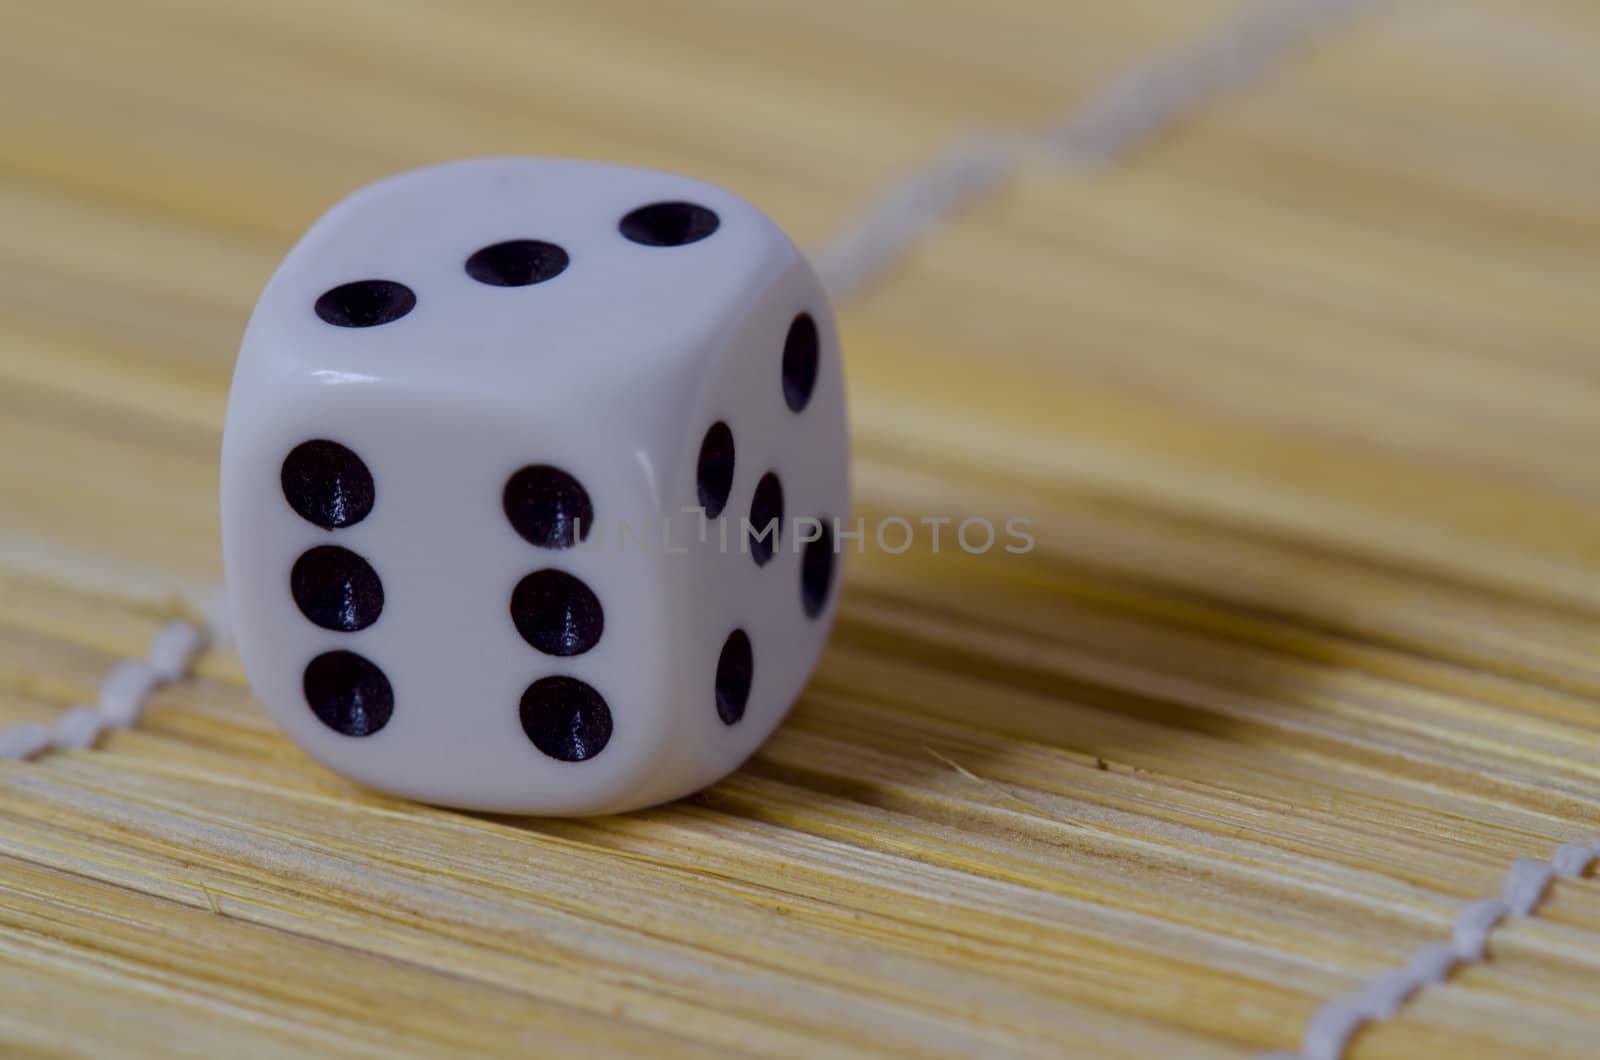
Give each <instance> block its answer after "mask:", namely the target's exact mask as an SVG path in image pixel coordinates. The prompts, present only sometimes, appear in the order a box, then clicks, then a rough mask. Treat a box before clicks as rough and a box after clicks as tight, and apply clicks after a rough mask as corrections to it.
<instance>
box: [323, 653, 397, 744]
mask: <svg viewBox="0 0 1600 1060" xmlns="http://www.w3.org/2000/svg"><path fill="white" fill-rule="evenodd" d="M304 686H305V694H306V703H307V704H308V705H309V706H310V707H311V710H312V713H314V714H316V716H317V717H319V718H321V719H322V723H323V724H324V725H326V726H327V727H328V728H330V729H332V730H334V731H335V732H341V733H344V734H345V735H346V736H371V735H372V734H373V733H375V732H377V731H378V730H379V729H381V728H383V727H384V726H385V725H387V724H389V717H390V715H392V714H393V713H394V689H393V688H392V687H391V686H390V684H389V679H388V678H387V677H385V676H384V675H383V671H382V670H380V669H378V668H377V666H375V665H373V664H372V663H371V662H368V661H367V660H366V659H364V658H362V657H361V656H359V655H357V654H356V653H355V652H353V651H330V652H327V653H326V654H323V655H319V656H317V657H316V658H315V659H312V660H311V663H310V665H308V666H307V667H306V674H305V682H304Z"/></svg>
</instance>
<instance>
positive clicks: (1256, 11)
mask: <svg viewBox="0 0 1600 1060" xmlns="http://www.w3.org/2000/svg"><path fill="white" fill-rule="evenodd" d="M1384 2H1386V0H1274V2H1269V3H1261V4H1252V5H1249V6H1247V7H1245V8H1244V9H1243V10H1242V11H1240V12H1239V13H1238V14H1236V15H1234V16H1233V17H1231V18H1228V19H1226V20H1224V21H1223V22H1221V23H1220V24H1218V25H1217V26H1216V27H1215V28H1213V29H1212V30H1211V31H1209V32H1207V33H1205V34H1204V35H1202V36H1200V37H1199V38H1197V39H1195V40H1193V41H1190V42H1187V43H1185V44H1184V45H1183V46H1181V47H1178V48H1175V49H1173V50H1171V51H1169V52H1166V53H1163V54H1159V55H1156V56H1153V57H1152V58H1150V59H1147V60H1145V61H1144V62H1141V63H1139V64H1137V65H1135V66H1133V67H1131V68H1129V69H1128V70H1125V71H1124V72H1122V73H1121V74H1119V75H1118V76H1117V77H1115V78H1113V79H1112V80H1111V82H1110V83H1109V84H1108V85H1106V86H1105V87H1104V88H1102V89H1101V90H1099V91H1098V92H1096V93H1094V94H1093V95H1091V96H1090V97H1089V99H1088V100H1087V101H1086V102H1084V103H1081V104H1079V105H1077V106H1074V107H1073V108H1072V109H1071V110H1070V111H1069V112H1068V113H1067V114H1066V115H1065V116H1064V117H1062V118H1061V119H1060V120H1058V121H1057V122H1055V123H1054V124H1052V125H1049V126H1047V127H1046V128H1045V129H1044V130H1042V131H1041V132H1036V133H1033V134H1029V135H1007V134H1003V133H994V132H988V133H976V134H972V135H968V136H964V137H961V138H960V139H958V140H955V141H953V142H952V143H951V144H949V145H948V146H947V147H946V148H945V149H944V150H943V151H942V152H941V153H940V154H939V155H938V156H937V157H936V158H934V159H933V160H931V161H930V162H929V163H928V164H927V165H926V166H924V167H922V168H921V169H919V170H916V171H914V172H912V173H910V174H908V175H906V176H905V177H903V178H901V180H899V181H898V182H896V183H895V184H894V185H893V186H892V187H890V188H889V189H888V190H887V191H885V192H883V193H882V194H881V195H879V196H878V197H877V198H876V199H874V200H873V201H872V202H870V203H869V204H868V205H867V207H866V209H864V210H863V211H861V213H859V214H857V215H856V217H855V218H854V220H852V221H851V222H850V223H849V224H847V225H845V228H844V231H843V233H842V234H840V235H838V236H836V237H835V238H834V240H833V242H832V243H831V244H829V245H828V246H827V247H825V248H824V249H823V250H822V251H821V252H820V253H818V254H817V255H816V265H817V272H818V273H819V274H820V275H821V277H822V282H823V284H824V286H826V287H827V289H828V293H829V294H830V295H832V296H833V297H834V298H843V297H846V296H848V295H851V294H854V293H856V292H857V291H860V290H861V289H862V288H864V287H866V286H867V285H868V284H869V283H871V282H872V281H873V280H874V279H876V278H877V277H878V276H880V275H881V274H882V273H883V272H884V271H885V270H887V269H888V267H889V266H890V265H891V264H893V263H894V261H895V260H897V259H898V258H899V257H900V256H901V255H902V254H904V253H905V252H906V251H907V250H908V249H909V248H910V247H911V246H913V245H914V244H915V243H917V242H918V241H919V240H921V239H922V238H923V237H924V236H926V235H927V234H928V233H930V232H932V231H934V230H936V229H937V228H939V227H940V226H941V225H943V224H945V223H946V222H948V221H949V220H950V218H951V217H952V216H953V215H955V214H956V213H958V212H960V211H961V210H962V209H964V208H965V207H967V206H969V205H971V204H972V203H975V202H977V201H978V200H980V199H982V198H983V197H984V196H986V195H988V194H990V193H991V192H992V191H994V189H995V188H997V187H998V186H999V185H1001V184H1003V183H1004V182H1005V181H1007V180H1009V179H1010V178H1011V177H1013V176H1014V175H1016V174H1017V173H1018V172H1020V171H1021V170H1022V169H1023V168H1024V167H1026V166H1027V165H1028V164H1029V161H1030V160H1031V159H1033V158H1035V157H1037V158H1038V159H1039V160H1040V161H1041V162H1043V163H1044V164H1046V165H1048V166H1049V167H1051V169H1052V170H1053V171H1054V172H1056V173H1058V174H1066V175H1078V174H1081V173H1085V172H1089V171H1093V170H1097V169H1102V168H1104V167H1106V166H1108V165H1111V164H1112V163H1114V162H1117V161H1119V160H1121V159H1122V158H1124V157H1126V156H1127V155H1128V154H1130V153H1131V152H1132V151H1133V150H1134V149H1136V148H1138V147H1140V146H1142V145H1144V144H1147V143H1149V142H1150V141H1151V140H1153V139H1155V138H1156V137H1157V136H1159V135H1161V133H1163V132H1165V131H1166V130H1168V129H1170V128H1172V127H1173V126H1174V125H1176V124H1178V123H1179V122H1180V121H1182V120H1183V119H1184V118H1187V117H1190V116H1192V115H1194V114H1196V113H1197V112H1199V111H1201V110H1203V109H1204V108H1206V107H1209V106H1211V105H1213V104H1214V103H1216V102H1217V100H1218V99H1220V98H1221V97H1222V96H1224V95H1226V94H1227V93H1228V92H1231V91H1234V90H1237V89H1239V88H1242V87H1243V86H1245V85H1248V84H1252V83H1254V82H1257V81H1259V80H1260V79H1261V78H1263V77H1265V76H1266V75H1267V74H1268V73H1269V72H1270V71H1271V70H1272V69H1273V68H1274V67H1276V66H1278V65H1279V64H1280V63H1281V62H1283V61H1284V60H1285V59H1287V58H1288V57H1289V55H1290V54H1292V53H1293V52H1294V51H1296V50H1297V49H1298V48H1300V47H1302V46H1304V45H1307V44H1309V43H1311V41H1313V40H1314V39H1316V38H1318V37H1320V36H1322V35H1324V34H1327V33H1329V32H1331V31H1332V30H1334V29H1336V28H1337V27H1338V26H1339V25H1340V24H1341V23H1343V22H1344V21H1346V20H1348V19H1350V18H1352V17H1353V16H1354V15H1356V14H1358V13H1359V12H1361V11H1362V10H1364V9H1366V8H1369V7H1373V6H1376V5H1377V4H1379V3H1384Z"/></svg>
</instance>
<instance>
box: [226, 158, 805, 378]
mask: <svg viewBox="0 0 1600 1060" xmlns="http://www.w3.org/2000/svg"><path fill="white" fill-rule="evenodd" d="M795 257H796V251H795V250H794V247H793V245H792V244H791V243H790V242H789V240H788V239H787V238H786V237H785V236H784V235H783V233H782V232H780V231H779V230H778V228H777V227H776V226H775V225H773V224H772V222H771V221H770V220H768V219H767V218H766V216H765V215H763V214H762V213H761V212H760V211H759V210H757V209H756V208H755V207H753V206H751V205H750V204H749V203H747V202H745V201H744V200H743V199H741V198H739V197H738V196H736V195H734V194H732V193H731V192H728V191H725V190H723V189H721V188H718V187H715V186H714V185H710V184H706V183H704V182H702V181H698V180H693V179H691V178H687V177H681V176H676V175H672V174H667V173H658V172H652V171H649V170H641V169H634V168H631V167H626V166H616V165H607V164H603V163H596V162H580V161H571V160H565V159H541V158H486V159H473V160H468V161H464V162H452V163H447V164H444V165H438V166H431V167H428V168H425V169H419V170H414V171H412V172H409V173H402V174H400V175H398V176H395V177H391V178H389V179H387V180H384V181H381V182H379V183H377V184H374V185H371V186H369V187H367V188H364V189H362V190H361V191H359V192H357V193H355V194H354V195H352V196H350V197H349V198H347V199H345V200H344V201H342V202H340V203H339V204H338V205H337V206H335V207H334V208H333V209H332V210H330V211H329V212H328V213H327V214H325V215H324V216H323V217H322V218H321V219H320V220H319V221H318V222H317V223H316V224H315V225H314V226H313V227H312V228H311V230H310V231H309V232H307V233H306V235H305V236H304V238H302V239H301V241H300V242H299V243H298V244H297V245H296V246H295V248H294V249H293V250H292V251H291V252H290V254H289V256H288V257H287V258H286V259H285V260H284V262H283V264H282V266H280V267H279V269H278V271H277V273H276V274H275V275H274V276H273V279H272V281H271V283H270V284H269V285H268V288H267V290H266V292H265V293H264V294H263V296H262V299H261V302H260V304H259V305H258V306H257V308H256V312H255V315H254V316H253V317H252V319H251V324H250V335H249V337H248V339H247V342H246V349H247V351H248V350H251V349H254V350H255V351H256V354H255V355H256V356H267V357H270V358H271V359H272V360H273V361H274V362H276V363H278V364H280V365H282V366H283V367H284V368H286V369H287V370H289V371H295V372H304V373H308V374H310V375H311V376H313V377H315V378H317V379H319V380H320V381H324V382H330V383H349V382H361V381H384V382H389V383H399V384H407V383H411V384H419V385H426V386H428V387H429V388H431V389H434V390H441V389H456V390H460V391H465V392H468V393H470V392H472V391H474V390H482V391H483V392H485V393H489V392H505V391H506V390H507V389H508V387H509V388H511V389H513V390H520V389H521V388H519V387H517V386H516V383H517V381H518V380H519V379H521V380H526V381H527V383H528V385H529V386H531V387H543V388H547V387H548V385H549V381H550V380H551V379H552V378H553V377H554V378H557V379H560V380H563V381H565V382H567V383H569V384H571V383H580V382H582V381H584V380H591V381H594V382H595V383H596V384H598V385H601V386H605V385H609V384H610V383H612V382H614V381H620V380H626V379H634V378H636V377H638V376H640V375H644V376H647V377H648V376H651V375H655V374H656V373H658V372H669V373H670V372H671V371H673V370H675V369H676V368H678V367H679V366H680V365H681V364H682V363H683V361H684V359H686V358H692V357H694V356H695V355H696V354H697V353H698V352H700V351H703V350H705V349H706V348H707V347H708V345H709V344H711V343H712V342H713V341H714V340H715V337H716V336H717V334H718V332H719V330H720V329H721V328H722V327H723V326H724V324H725V322H726V319H727V318H728V316H729V315H730V314H732V313H735V312H737V310H738V309H739V307H741V306H742V305H744V304H747V303H748V301H749V300H751V299H754V298H757V297H759V296H760V294H761V292H762V291H763V290H764V289H765V288H766V287H767V286H768V285H770V284H771V283H772V282H773V281H774V280H775V279H776V278H777V277H778V276H780V275H781V274H782V273H783V271H784V270H785V269H786V268H788V267H789V266H790V265H791V264H792V262H793V261H794V260H795ZM263 351H264V352H263ZM528 393H529V391H522V394H523V395H526V394H528Z"/></svg>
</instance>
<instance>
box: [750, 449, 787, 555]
mask: <svg viewBox="0 0 1600 1060" xmlns="http://www.w3.org/2000/svg"><path fill="white" fill-rule="evenodd" d="M782 526H783V484H782V483H781V482H779V481H778V476H777V475H776V474H775V473H773V472H771V471H768V472H767V473H766V474H765V475H762V476H761V481H760V482H758V483H756V492H755V496H753V497H751V498H750V530H749V536H750V555H751V556H752V557H753V558H754V559H755V561H756V566H758V567H765V566H766V565H767V564H768V563H770V562H771V561H772V554H773V552H775V551H776V550H777V547H778V534H779V532H780V527H782ZM758 534H760V535H765V536H758Z"/></svg>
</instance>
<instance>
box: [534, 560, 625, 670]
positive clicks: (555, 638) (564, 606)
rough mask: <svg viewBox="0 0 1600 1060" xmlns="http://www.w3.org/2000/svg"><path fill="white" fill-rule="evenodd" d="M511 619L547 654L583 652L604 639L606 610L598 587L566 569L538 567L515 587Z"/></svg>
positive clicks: (578, 653) (576, 653)
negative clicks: (590, 584) (539, 569)
mask: <svg viewBox="0 0 1600 1060" xmlns="http://www.w3.org/2000/svg"><path fill="white" fill-rule="evenodd" d="M511 621H512V623H513V624H515V625H516V627H517V632H518V633H520V634H522V639H523V640H525V641H527V642H528V643H529V644H532V645H533V646H534V647H535V648H538V649H539V650H540V651H542V652H544V653H545V654H546V655H582V654H583V653H584V652H586V651H588V650H589V649H590V648H592V647H594V646H595V645H596V644H598V643H599V642H600V634H601V633H603V632H605V628H606V619H605V612H603V611H602V610H601V608H600V598H599V597H597V596H595V594H594V591H593V590H592V589H590V588H589V587H588V586H587V585H585V584H584V583H583V581H582V580H581V579H578V578H575V577H573V576H572V575H570V574H567V573H566V572H565V571H559V570H541V571H534V572H533V573H532V574H530V575H528V576H527V577H526V578H524V579H522V580H521V581H520V582H518V583H517V587H516V588H515V589H513V590H512V591H511Z"/></svg>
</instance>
